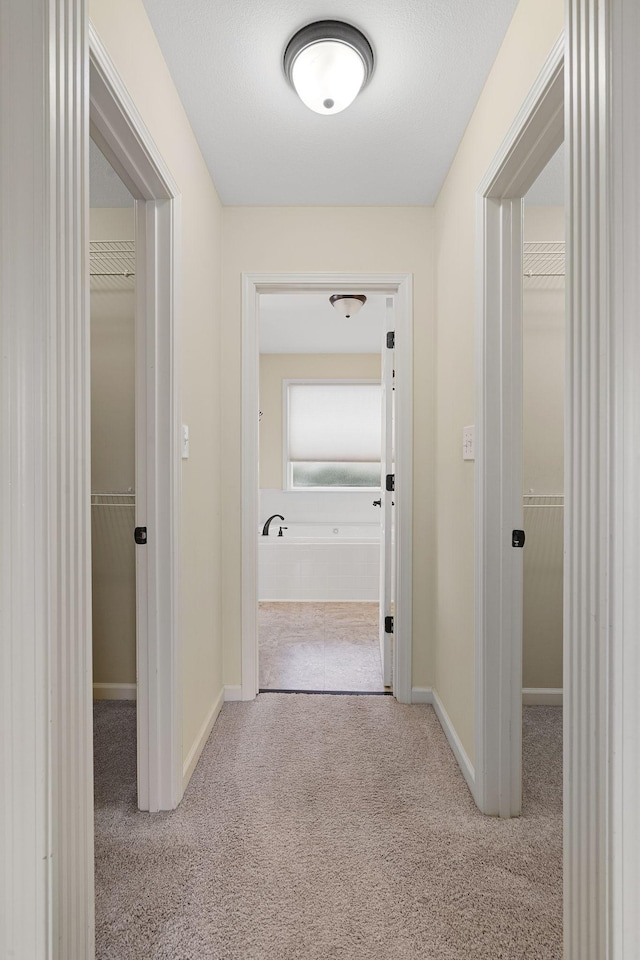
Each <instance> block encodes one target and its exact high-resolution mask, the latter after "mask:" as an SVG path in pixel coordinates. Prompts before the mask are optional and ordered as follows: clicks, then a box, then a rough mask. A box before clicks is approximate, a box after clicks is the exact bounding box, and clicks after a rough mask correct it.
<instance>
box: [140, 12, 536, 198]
mask: <svg viewBox="0 0 640 960" xmlns="http://www.w3.org/2000/svg"><path fill="white" fill-rule="evenodd" d="M144 5H145V8H146V10H147V13H148V15H149V18H150V20H151V23H152V25H153V27H154V30H155V32H156V34H157V36H158V40H159V42H160V46H161V48H162V51H163V53H164V56H165V59H166V61H167V63H168V65H169V69H170V71H171V74H172V76H173V79H174V82H175V84H176V86H177V88H178V92H179V94H180V96H181V98H182V102H183V103H184V106H185V108H186V111H187V114H188V116H189V119H190V121H191V125H192V127H193V129H194V131H195V134H196V137H197V139H198V142H199V143H200V147H201V149H202V151H203V154H204V157H205V160H206V162H207V164H208V166H209V170H210V173H211V175H212V177H213V180H214V182H215V184H216V186H217V188H218V192H219V194H220V197H221V199H222V202H223V203H225V204H255V205H270V204H271V205H307V204H309V205H314V204H326V205H331V204H336V205H344V204H347V205H350V204H353V205H402V204H408V205H415V204H417V205H420V204H432V203H433V202H434V201H435V199H436V197H437V194H438V191H439V189H440V186H441V184H442V181H443V179H444V177H445V175H446V173H447V170H448V169H449V166H450V164H451V161H452V159H453V156H454V153H455V150H456V148H457V146H458V143H459V141H460V139H461V137H462V134H463V133H464V130H465V127H466V125H467V122H468V120H469V117H470V115H471V113H472V111H473V108H474V106H475V104H476V101H477V99H478V96H479V94H480V91H481V90H482V87H483V84H484V82H485V80H486V77H487V74H488V72H489V69H490V67H491V65H492V63H493V61H494V59H495V56H496V54H497V52H498V49H499V47H500V44H501V42H502V39H503V37H504V34H505V32H506V29H507V27H508V25H509V22H510V20H511V17H512V15H513V12H514V10H515V7H516V5H517V0H428V2H427V0H348V2H345V0H343V2H342V3H339V2H337V0H269V2H265V0H180V2H176V0H144ZM324 19H337V20H340V19H342V20H347V21H349V22H350V23H353V24H354V25H355V26H357V27H359V28H360V29H361V30H363V32H364V33H365V34H366V35H367V37H368V39H369V41H370V43H371V45H372V47H373V49H374V53H375V57H376V66H375V71H374V74H373V78H372V80H371V82H370V83H369V85H368V86H367V87H366V89H365V90H364V91H363V92H362V94H361V95H360V96H359V97H358V98H357V100H356V101H355V103H354V104H352V106H351V107H349V108H348V109H347V110H345V111H344V112H343V113H340V114H337V115H336V116H320V115H319V114H315V113H313V112H312V111H311V110H309V109H307V107H305V106H304V105H303V104H302V102H301V101H300V100H299V99H298V97H297V96H296V94H295V93H294V92H293V90H292V89H291V88H290V87H289V85H288V83H287V81H286V79H285V76H284V72H283V69H282V55H283V52H284V48H285V46H286V44H287V42H288V40H289V39H290V38H291V36H292V35H293V34H294V33H295V32H296V31H297V30H298V29H299V28H300V27H302V26H304V25H305V24H307V23H310V22H312V21H314V20H324Z"/></svg>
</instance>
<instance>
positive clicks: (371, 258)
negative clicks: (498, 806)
mask: <svg viewBox="0 0 640 960" xmlns="http://www.w3.org/2000/svg"><path fill="white" fill-rule="evenodd" d="M224 237H225V243H224V256H223V275H224V290H223V308H224V316H225V320H226V322H225V325H224V330H223V342H222V349H223V356H224V364H223V367H222V378H221V379H222V390H223V396H224V398H225V419H224V423H223V451H224V462H225V467H226V470H225V475H224V478H223V498H224V506H225V510H224V519H223V551H224V557H225V564H224V569H223V591H224V597H225V606H224V611H223V633H224V643H225V647H224V650H225V661H224V664H225V682H226V683H228V684H239V683H240V680H241V669H240V653H241V633H240V631H241V522H240V520H241V497H240V488H239V483H238V478H239V476H240V470H241V422H240V402H241V379H240V365H241V333H240V331H241V322H240V318H241V275H242V273H243V272H261V273H272V272H274V273H284V272H287V273H309V272H315V271H323V272H335V273H348V272H356V273H412V274H413V282H414V305H413V308H414V312H413V316H414V376H415V381H414V382H415V388H414V415H415V426H414V485H415V494H414V503H413V509H414V529H415V536H414V556H413V596H414V610H413V684H414V686H429V685H430V684H431V683H432V679H433V669H432V656H431V637H432V620H431V614H432V610H433V599H434V598H433V585H434V539H433V531H434V486H433V451H434V442H435V437H434V429H433V428H434V401H435V393H434V376H435V369H434V360H435V340H434V276H433V262H434V259H433V258H434V252H433V210H431V209H430V208H426V207H333V208H327V207H226V208H225V210H224Z"/></svg>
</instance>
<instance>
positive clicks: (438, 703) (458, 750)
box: [432, 690, 476, 799]
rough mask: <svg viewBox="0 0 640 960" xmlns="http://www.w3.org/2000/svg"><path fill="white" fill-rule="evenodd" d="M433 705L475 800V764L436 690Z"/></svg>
mask: <svg viewBox="0 0 640 960" xmlns="http://www.w3.org/2000/svg"><path fill="white" fill-rule="evenodd" d="M432 703H433V708H434V710H435V711H436V714H437V717H438V720H439V721H440V726H441V727H442V729H443V731H444V735H445V737H446V738H447V740H448V741H449V746H450V747H451V749H452V751H453V755H454V757H455V758H456V760H457V761H458V766H459V767H460V769H461V771H462V776H463V777H464V778H465V780H466V781H467V786H468V787H469V790H470V791H471V796H472V797H473V798H474V799H475V795H476V794H475V790H476V772H475V770H474V767H473V764H472V763H471V761H470V760H469V757H468V756H467V753H466V750H465V749H464V747H463V746H462V741H461V740H460V737H459V736H458V734H457V733H456V729H455V727H454V725H453V723H452V722H451V718H450V717H449V714H448V713H447V711H446V710H445V708H444V704H443V703H442V700H441V699H440V697H439V696H438V694H437V693H436V691H435V690H432Z"/></svg>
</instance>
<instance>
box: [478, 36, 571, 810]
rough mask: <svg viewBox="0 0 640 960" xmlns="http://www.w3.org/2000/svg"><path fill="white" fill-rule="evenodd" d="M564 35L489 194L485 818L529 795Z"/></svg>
mask: <svg viewBox="0 0 640 960" xmlns="http://www.w3.org/2000/svg"><path fill="white" fill-rule="evenodd" d="M563 62H564V40H563V38H562V37H561V38H560V39H559V41H558V43H557V44H556V45H555V47H554V49H553V51H552V52H551V54H550V56H549V58H548V61H547V63H546V64H545V66H544V68H543V70H542V71H541V73H540V76H539V77H538V79H537V81H536V83H535V84H534V86H533V88H532V90H531V92H530V94H529V96H528V97H527V99H526V101H525V103H524V104H523V106H522V109H521V110H520V112H519V114H518V116H517V118H516V120H515V121H514V123H513V125H512V127H511V129H510V131H509V133H508V134H507V137H506V138H505V141H504V142H503V144H502V145H501V147H500V149H499V151H498V153H497V154H496V157H495V158H494V161H493V163H492V165H491V167H490V168H489V170H488V172H487V174H486V176H485V177H484V179H483V181H482V183H481V184H480V186H479V188H478V193H477V224H478V233H477V244H476V249H477V271H476V273H477V281H478V292H477V314H476V317H477V320H476V473H475V481H476V508H475V522H476V530H475V551H476V562H475V574H476V600H475V633H476V636H475V655H476V708H475V782H474V796H475V800H476V803H477V804H478V807H479V808H480V810H482V812H483V813H487V814H491V815H493V816H501V817H512V816H518V815H519V813H520V806H521V797H522V551H521V550H520V549H517V548H514V547H513V546H512V531H513V530H514V529H521V528H522V206H523V203H522V198H523V196H524V194H525V193H526V191H527V190H528V189H529V187H530V186H531V185H532V183H533V182H534V180H535V179H536V177H537V176H538V175H539V174H540V173H541V172H542V170H543V168H544V166H545V165H546V163H547V162H548V161H549V160H550V159H551V157H552V156H553V154H554V153H555V151H556V150H557V148H558V147H559V146H560V144H561V143H562V139H563V116H564V110H563V108H564V87H563V82H564V80H563Z"/></svg>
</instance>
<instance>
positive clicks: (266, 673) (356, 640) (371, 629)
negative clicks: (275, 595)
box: [258, 601, 384, 692]
mask: <svg viewBox="0 0 640 960" xmlns="http://www.w3.org/2000/svg"><path fill="white" fill-rule="evenodd" d="M378 616H379V607H378V604H377V603H272V602H269V603H265V602H264V601H263V602H262V603H260V604H259V609H258V637H259V645H258V663H259V668H260V669H259V684H260V688H261V689H266V690H274V689H275V690H351V691H354V692H355V691H377V692H383V691H384V683H383V682H382V667H381V663H380V641H379V639H378V630H379V626H378Z"/></svg>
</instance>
